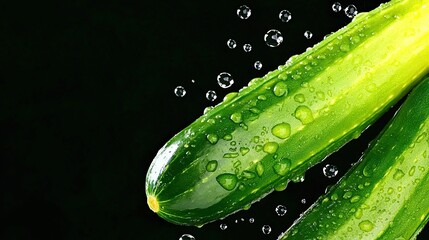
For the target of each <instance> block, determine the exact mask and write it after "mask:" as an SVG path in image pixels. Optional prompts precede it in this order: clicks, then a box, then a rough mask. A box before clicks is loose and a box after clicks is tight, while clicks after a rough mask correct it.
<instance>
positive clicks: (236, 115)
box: [230, 112, 242, 123]
mask: <svg viewBox="0 0 429 240" xmlns="http://www.w3.org/2000/svg"><path fill="white" fill-rule="evenodd" d="M230 119H231V120H232V121H233V122H234V123H241V121H242V119H241V113H238V112H237V113H233V114H231V117H230Z"/></svg>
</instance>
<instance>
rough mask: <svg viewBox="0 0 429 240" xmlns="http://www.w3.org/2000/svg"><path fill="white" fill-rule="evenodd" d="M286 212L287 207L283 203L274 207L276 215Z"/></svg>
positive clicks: (282, 214)
mask: <svg viewBox="0 0 429 240" xmlns="http://www.w3.org/2000/svg"><path fill="white" fill-rule="evenodd" d="M286 212H287V209H286V207H285V206H284V205H278V206H277V207H276V213H277V215H278V216H280V217H282V216H284V215H285V214H286Z"/></svg>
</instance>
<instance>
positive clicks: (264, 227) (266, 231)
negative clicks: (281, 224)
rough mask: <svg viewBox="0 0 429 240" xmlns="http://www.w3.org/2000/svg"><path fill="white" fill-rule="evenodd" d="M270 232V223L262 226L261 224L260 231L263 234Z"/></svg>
mask: <svg viewBox="0 0 429 240" xmlns="http://www.w3.org/2000/svg"><path fill="white" fill-rule="evenodd" d="M270 232H271V227H270V225H264V226H262V233H264V234H270Z"/></svg>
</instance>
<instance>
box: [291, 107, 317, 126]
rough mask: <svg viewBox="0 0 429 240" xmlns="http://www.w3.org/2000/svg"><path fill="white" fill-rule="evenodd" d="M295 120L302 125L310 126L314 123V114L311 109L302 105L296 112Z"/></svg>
mask: <svg viewBox="0 0 429 240" xmlns="http://www.w3.org/2000/svg"><path fill="white" fill-rule="evenodd" d="M295 118H296V119H298V120H299V121H301V123H302V124H304V125H305V124H309V123H311V122H313V120H314V118H313V113H312V112H311V109H310V108H308V107H307V106H304V105H301V106H298V107H297V108H296V110H295Z"/></svg>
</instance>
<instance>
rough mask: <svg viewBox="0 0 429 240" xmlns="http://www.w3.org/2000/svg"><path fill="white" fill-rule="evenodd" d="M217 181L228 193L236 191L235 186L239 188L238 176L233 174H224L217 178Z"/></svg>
mask: <svg viewBox="0 0 429 240" xmlns="http://www.w3.org/2000/svg"><path fill="white" fill-rule="evenodd" d="M216 181H217V182H218V183H219V184H220V185H221V186H222V187H223V188H224V189H225V190H228V191H232V190H234V188H235V186H237V182H238V179H237V176H235V175H234V174H231V173H223V174H220V175H218V176H217V177H216Z"/></svg>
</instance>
